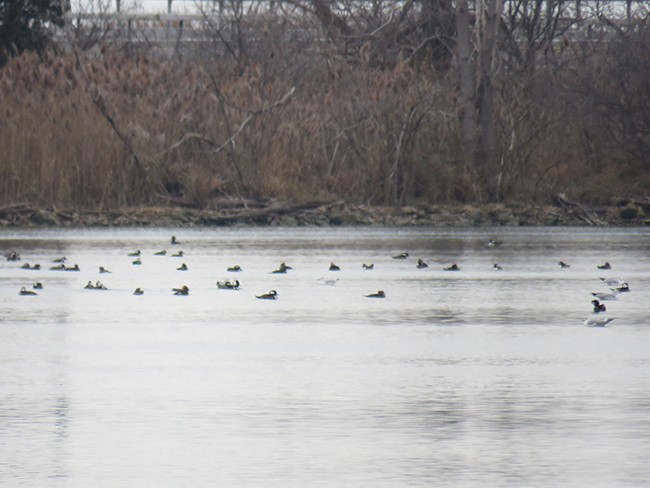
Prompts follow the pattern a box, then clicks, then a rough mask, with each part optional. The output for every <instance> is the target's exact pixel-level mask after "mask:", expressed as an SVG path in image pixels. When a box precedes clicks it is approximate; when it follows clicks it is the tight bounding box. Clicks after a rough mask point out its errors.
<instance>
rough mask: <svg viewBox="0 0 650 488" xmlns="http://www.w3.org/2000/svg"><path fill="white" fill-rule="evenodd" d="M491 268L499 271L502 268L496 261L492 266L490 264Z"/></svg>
mask: <svg viewBox="0 0 650 488" xmlns="http://www.w3.org/2000/svg"><path fill="white" fill-rule="evenodd" d="M492 269H493V270H495V271H501V270H502V269H503V268H502V267H501V265H499V264H497V263H494V266H492Z"/></svg>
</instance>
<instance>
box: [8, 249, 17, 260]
mask: <svg viewBox="0 0 650 488" xmlns="http://www.w3.org/2000/svg"><path fill="white" fill-rule="evenodd" d="M6 257H7V261H20V254H18V253H17V252H16V251H11V252H9V253H8V254H7V255H6Z"/></svg>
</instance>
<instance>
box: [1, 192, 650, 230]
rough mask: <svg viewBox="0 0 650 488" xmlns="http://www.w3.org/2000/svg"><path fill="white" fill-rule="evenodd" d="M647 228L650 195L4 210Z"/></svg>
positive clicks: (162, 219)
mask: <svg viewBox="0 0 650 488" xmlns="http://www.w3.org/2000/svg"><path fill="white" fill-rule="evenodd" d="M201 225H205V226H227V225H260V226H272V225H278V226H341V225H350V226H352V225H355V226H356V225H392V226H436V227H438V226H439V227H453V226H456V227H459V226H605V225H613V226H645V225H650V197H646V198H643V199H635V200H621V201H620V203H619V204H617V205H611V206H601V207H586V206H583V205H580V204H578V203H576V202H571V201H569V200H568V199H566V197H565V196H564V195H558V196H557V197H556V202H555V204H554V205H546V206H509V205H504V204H485V205H420V206H403V207H385V206H367V205H349V204H346V203H344V202H340V201H339V202H319V201H315V202H303V203H298V204H294V203H286V202H285V203H280V202H274V201H269V202H264V203H261V202H245V201H238V202H230V203H229V204H222V205H219V206H215V207H212V208H206V209H196V208H187V207H182V206H178V205H168V206H155V207H153V206H152V207H137V208H123V209H115V210H106V211H81V210H59V209H51V208H50V209H42V208H33V207H31V206H29V205H21V204H18V205H11V206H5V207H1V208H0V226H2V227H50V226H63V227H75V226H78V227H83V226H91V227H108V226H142V227H164V226H170V227H171V226H201Z"/></svg>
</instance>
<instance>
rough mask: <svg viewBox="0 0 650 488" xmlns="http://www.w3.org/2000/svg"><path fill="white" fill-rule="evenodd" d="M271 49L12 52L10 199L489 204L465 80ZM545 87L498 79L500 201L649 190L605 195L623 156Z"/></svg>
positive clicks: (0, 97) (6, 134) (6, 92)
mask: <svg viewBox="0 0 650 488" xmlns="http://www.w3.org/2000/svg"><path fill="white" fill-rule="evenodd" d="M273 46H276V45H275V44H274V45H272V46H271V47H270V48H268V49H271V50H272V49H275V48H273ZM276 47H277V46H276ZM272 52H273V56H266V57H264V56H257V57H256V56H248V57H245V56H242V57H239V58H238V59H237V62H233V61H228V60H225V59H223V58H211V57H210V56H203V57H201V58H194V59H192V60H183V59H178V58H176V59H173V60H163V59H161V58H159V57H155V56H149V55H146V54H143V53H136V54H133V53H131V54H126V53H125V52H124V51H121V50H114V49H110V48H104V49H103V51H102V52H101V54H99V55H97V54H88V53H75V52H58V53H55V52H49V53H46V54H45V55H43V56H40V57H39V56H37V55H34V54H24V55H22V56H20V57H17V58H15V59H13V60H12V61H11V62H9V63H8V64H7V65H6V66H5V67H4V68H3V69H1V70H0V148H1V149H2V150H1V151H0V205H10V204H16V203H29V204H32V205H36V206H45V207H53V208H62V207H68V208H70V207H72V208H79V209H95V210H102V209H111V208H119V207H124V206H134V205H155V204H160V203H164V202H168V201H169V200H178V201H182V202H184V203H186V204H188V205H195V206H198V207H204V206H209V205H211V204H212V203H213V202H214V199H215V198H218V197H224V196H228V197H230V196H237V197H254V198H264V199H266V198H277V199H283V200H284V199H292V200H298V201H300V200H307V199H323V200H335V199H345V200H347V201H349V202H353V203H368V204H418V203H424V204H434V203H454V202H476V201H480V200H481V199H482V198H483V197H484V195H483V193H482V191H483V190H482V184H481V181H480V178H479V175H478V174H477V171H476V170H475V168H472V167H469V166H467V165H466V164H464V163H463V162H462V160H461V157H460V153H461V151H460V142H459V132H458V131H459V129H458V117H457V113H458V112H457V111H458V108H457V91H456V80H455V77H454V74H453V71H449V72H447V73H440V72H436V71H435V70H434V69H433V68H427V67H423V66H419V67H414V66H412V65H410V64H408V63H406V62H397V63H395V64H394V65H392V66H389V67H387V66H383V67H381V69H378V68H375V67H373V66H371V65H369V64H368V63H365V62H364V61H363V58H359V59H357V60H356V61H355V62H351V61H350V59H348V58H345V57H341V56H337V55H336V54H332V55H329V54H327V53H326V52H324V54H323V55H322V56H314V55H313V53H312V54H305V55H301V54H299V52H298V51H291V50H290V49H288V48H287V47H284V48H283V50H279V48H278V50H277V52H276V51H272ZM267 54H268V50H267ZM539 86H541V87H545V90H547V93H543V94H541V95H540V94H539V93H537V95H535V96H533V95H531V94H530V93H529V91H530V90H529V89H530V86H529V85H524V84H521V83H520V84H517V83H515V82H514V81H512V80H511V82H510V83H509V82H508V80H503V81H502V82H501V84H500V86H499V94H500V98H499V100H498V103H497V106H498V110H497V117H496V121H495V122H496V124H497V133H498V134H499V138H500V148H501V155H502V164H501V170H502V174H501V180H500V181H501V192H502V197H503V199H504V201H510V202H518V203H536V202H540V201H545V200H547V199H548V198H549V197H550V195H552V194H553V193H555V192H558V191H564V192H567V191H570V192H572V193H573V194H575V195H578V196H581V197H584V198H586V199H592V200H597V199H600V200H603V199H606V198H608V197H611V196H613V195H615V194H616V193H617V192H621V191H624V190H625V189H629V188H630V183H631V182H634V183H635V185H636V187H635V189H636V190H638V191H640V192H641V191H643V189H644V188H645V190H647V188H648V187H647V183H648V182H647V179H646V180H644V181H640V180H639V177H638V174H635V173H634V171H631V172H627V173H626V172H625V171H620V168H621V167H623V168H624V167H625V164H623V165H622V166H620V165H619V167H618V168H619V171H616V172H615V171H610V172H607V173H606V176H607V178H608V182H609V183H610V189H609V190H607V192H606V193H608V194H607V195H604V194H603V189H602V187H600V188H596V187H595V185H594V182H593V179H590V178H589V177H588V175H589V173H590V172H593V171H594V166H593V165H594V159H593V154H594V152H595V153H597V154H598V155H599V158H601V159H602V158H603V157H612V158H613V157H618V156H619V154H618V153H616V148H613V147H610V146H607V143H606V141H604V140H603V139H602V138H601V137H599V134H601V129H600V128H599V127H598V124H596V123H594V124H593V126H589V121H586V120H584V118H582V119H580V120H577V119H576V117H575V116H573V115H572V110H573V111H574V112H575V109H572V110H569V109H568V105H567V103H566V101H565V100H564V99H563V98H562V96H561V95H560V92H559V90H554V89H553V88H552V86H553V85H550V84H548V83H544V82H543V81H542V82H540V83H539ZM578 122H580V123H579V124H578ZM594 141H596V142H594ZM594 144H598V147H597V148H594V147H593V145H594ZM615 153H616V154H615ZM601 169H602V168H601ZM644 185H645V186H644ZM596 190H597V191H596Z"/></svg>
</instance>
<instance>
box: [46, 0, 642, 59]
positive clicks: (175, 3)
mask: <svg viewBox="0 0 650 488" xmlns="http://www.w3.org/2000/svg"><path fill="white" fill-rule="evenodd" d="M306 1H308V0H306ZM452 1H453V0H452ZM504 1H505V6H504V8H505V9H508V5H509V2H510V1H513V5H514V0H504ZM112 2H114V3H110V2H108V3H104V4H103V6H104V9H103V11H101V12H97V11H92V10H86V11H84V10H83V9H76V10H69V11H68V12H67V13H66V14H65V21H66V22H65V27H64V29H63V30H62V31H61V32H59V33H58V34H57V35H58V37H59V38H60V40H61V41H63V42H65V41H66V40H68V41H69V40H71V39H73V38H74V42H77V43H78V42H79V41H81V42H82V43H83V42H86V43H87V44H88V45H92V44H93V43H97V42H98V41H104V42H106V41H108V42H114V43H118V44H129V45H132V46H138V45H140V46H147V47H150V48H154V49H157V50H159V51H160V52H161V53H162V54H163V55H169V54H173V53H176V52H178V51H179V50H185V49H186V48H188V47H193V48H196V47H199V46H201V45H202V44H208V43H211V44H214V41H215V37H216V36H215V33H217V32H219V33H220V34H221V35H222V34H224V33H226V34H227V33H228V32H231V29H232V27H233V25H234V23H235V22H241V21H242V20H244V22H243V23H242V24H240V25H239V27H240V28H241V26H242V25H243V26H244V28H246V24H247V22H246V19H247V18H248V19H251V18H253V17H255V16H256V15H286V14H291V15H295V16H297V17H298V16H300V15H304V11H303V10H302V9H299V8H298V7H296V6H295V2H285V1H283V0H243V1H241V2H235V3H231V2H230V1H229V0H140V1H139V2H138V3H137V5H139V6H141V7H142V8H140V9H138V10H136V8H135V7H136V3H135V2H134V0H112ZM367 2H368V0H346V1H345V2H342V4H343V3H344V4H345V8H347V9H351V10H352V11H353V10H354V8H355V5H358V6H359V8H361V6H363V5H367ZM400 3H402V0H394V1H392V2H390V3H387V5H390V6H392V7H393V8H394V7H396V6H399V5H400ZM471 3H473V2H472V0H470V4H471ZM233 5H238V6H239V9H240V11H239V12H238V13H239V14H240V15H241V17H240V18H239V20H237V18H236V17H237V16H236V15H234V12H233V11H232V6H233ZM335 7H336V2H333V8H334V9H335ZM341 8H342V7H341ZM564 9H565V13H564V16H563V19H562V22H563V23H565V24H566V25H574V26H576V29H582V28H585V29H589V30H591V29H592V28H593V27H594V26H595V23H594V22H593V20H594V19H597V18H598V17H599V16H601V15H605V16H607V17H608V18H609V19H610V20H613V21H615V22H617V23H620V24H625V23H626V22H631V21H633V20H635V19H636V18H637V17H640V18H643V17H646V16H648V15H650V9H649V8H648V4H647V2H646V1H645V0H569V1H566V2H564ZM601 27H602V25H601ZM250 28H251V29H254V28H255V24H254V23H252V24H250ZM251 33H252V38H255V34H254V33H253V32H251ZM293 34H296V33H295V32H294V33H293ZM305 34H306V35H307V34H309V33H308V32H307V31H305ZM312 34H313V33H312ZM294 38H295V36H294Z"/></svg>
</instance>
